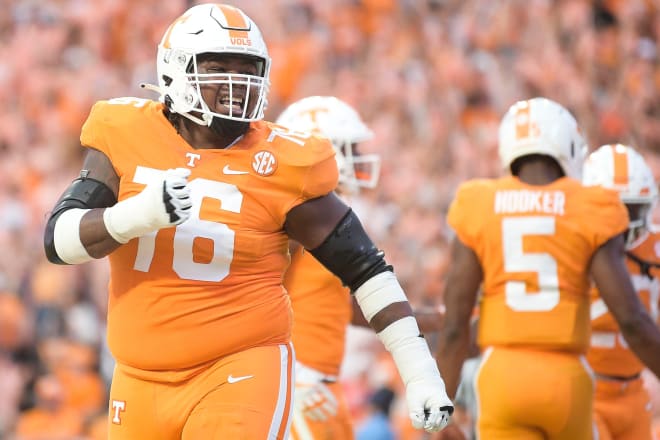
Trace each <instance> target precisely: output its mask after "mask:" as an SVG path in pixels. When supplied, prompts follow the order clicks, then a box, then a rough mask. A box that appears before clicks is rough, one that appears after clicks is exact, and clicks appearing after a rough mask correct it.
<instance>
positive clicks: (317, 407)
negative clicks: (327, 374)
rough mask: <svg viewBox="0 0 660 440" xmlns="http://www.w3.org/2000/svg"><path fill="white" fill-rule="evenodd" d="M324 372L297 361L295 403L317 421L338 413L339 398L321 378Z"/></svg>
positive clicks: (298, 409) (299, 409)
mask: <svg viewBox="0 0 660 440" xmlns="http://www.w3.org/2000/svg"><path fill="white" fill-rule="evenodd" d="M323 377H324V374H323V373H321V372H320V371H317V370H315V369H313V368H309V367H307V366H305V365H303V364H301V363H300V362H297V363H296V391H295V395H294V398H293V402H294V403H293V404H294V406H295V407H296V410H297V411H299V412H300V413H302V414H303V415H304V416H305V417H306V418H308V419H309V420H312V421H315V422H323V421H325V420H327V419H328V418H330V417H334V416H335V415H337V407H338V403H337V399H336V398H335V395H334V394H333V393H332V391H331V390H330V388H328V387H327V386H326V385H325V384H324V383H323V382H322V381H321V380H322V378H323Z"/></svg>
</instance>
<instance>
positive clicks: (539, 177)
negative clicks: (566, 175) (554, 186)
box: [518, 162, 563, 185]
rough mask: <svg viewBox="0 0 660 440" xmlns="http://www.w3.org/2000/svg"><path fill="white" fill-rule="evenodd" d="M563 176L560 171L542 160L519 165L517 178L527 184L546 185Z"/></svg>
mask: <svg viewBox="0 0 660 440" xmlns="http://www.w3.org/2000/svg"><path fill="white" fill-rule="evenodd" d="M561 177H563V174H562V173H561V171H560V170H559V169H558V168H557V167H554V166H549V165H548V164H547V163H543V162H529V163H526V164H524V165H523V166H521V167H520V170H519V171H518V178H519V179H520V180H521V181H523V182H525V183H526V184H528V185H548V184H550V183H552V182H554V181H555V180H557V179H560V178H561Z"/></svg>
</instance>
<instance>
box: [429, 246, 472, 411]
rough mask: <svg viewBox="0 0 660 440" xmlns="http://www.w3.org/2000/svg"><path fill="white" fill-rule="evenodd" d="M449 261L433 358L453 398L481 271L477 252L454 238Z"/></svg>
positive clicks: (461, 365)
mask: <svg viewBox="0 0 660 440" xmlns="http://www.w3.org/2000/svg"><path fill="white" fill-rule="evenodd" d="M451 261H452V262H453V264H452V265H451V268H450V270H449V273H448V275H447V280H446V283H445V286H446V287H445V290H444V294H443V300H444V304H445V307H446V313H445V319H444V321H443V326H442V328H441V330H440V336H439V339H438V347H437V351H436V358H437V362H438V368H439V369H440V373H441V374H442V377H443V378H444V379H445V384H446V386H447V393H448V394H449V396H450V397H451V398H453V397H454V396H455V394H456V390H457V389H458V384H459V382H460V378H461V368H462V367H463V361H464V360H465V358H467V356H468V353H469V352H470V347H471V340H470V334H471V329H470V318H471V316H472V312H473V310H474V306H475V303H476V301H477V293H478V292H479V285H480V284H481V280H482V277H483V274H482V270H481V265H480V263H479V259H478V257H477V255H476V254H475V253H474V251H473V250H472V249H470V248H469V247H467V246H465V245H464V244H463V243H462V242H461V241H460V240H459V239H458V238H454V240H453V242H452V248H451Z"/></svg>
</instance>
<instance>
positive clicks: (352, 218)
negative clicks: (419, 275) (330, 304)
mask: <svg viewBox="0 0 660 440" xmlns="http://www.w3.org/2000/svg"><path fill="white" fill-rule="evenodd" d="M310 252H311V254H312V255H314V257H315V258H316V259H317V260H318V261H319V262H320V263H321V264H323V265H324V266H325V267H326V268H327V269H328V270H329V271H330V272H332V273H333V274H335V275H336V276H337V277H339V279H341V281H342V283H343V284H344V285H345V286H348V287H349V288H350V289H351V292H354V291H355V290H356V289H357V288H358V287H360V286H361V285H362V284H364V282H365V281H367V280H368V279H369V278H371V277H373V276H374V275H376V274H379V273H381V272H385V271H388V270H389V271H393V269H392V266H390V265H388V264H387V263H386V262H385V258H384V255H385V254H384V253H383V251H381V250H379V249H378V248H376V246H375V245H374V243H373V242H372V241H371V239H370V238H369V236H368V235H367V233H366V232H365V231H364V228H363V227H362V224H361V223H360V219H358V217H357V216H356V215H355V213H354V212H353V211H352V210H350V209H349V211H348V212H347V213H346V215H345V216H344V217H343V218H342V219H341V220H340V221H339V223H337V226H335V229H334V230H333V231H332V232H331V233H330V235H328V237H326V239H325V240H324V241H323V243H321V245H320V246H318V247H317V248H315V249H312V250H310Z"/></svg>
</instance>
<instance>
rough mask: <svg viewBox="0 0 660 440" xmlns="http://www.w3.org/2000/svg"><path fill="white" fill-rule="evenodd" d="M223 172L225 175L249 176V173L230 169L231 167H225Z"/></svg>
mask: <svg viewBox="0 0 660 440" xmlns="http://www.w3.org/2000/svg"><path fill="white" fill-rule="evenodd" d="M222 172H223V173H224V174H249V172H248V171H237V170H232V169H231V168H229V165H225V167H224V168H223V169H222Z"/></svg>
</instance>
